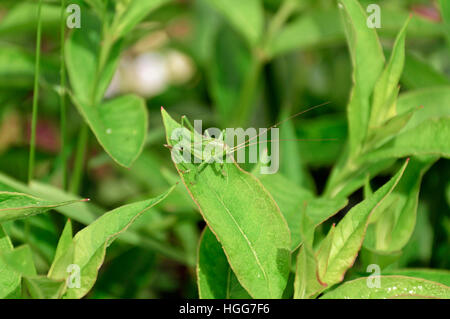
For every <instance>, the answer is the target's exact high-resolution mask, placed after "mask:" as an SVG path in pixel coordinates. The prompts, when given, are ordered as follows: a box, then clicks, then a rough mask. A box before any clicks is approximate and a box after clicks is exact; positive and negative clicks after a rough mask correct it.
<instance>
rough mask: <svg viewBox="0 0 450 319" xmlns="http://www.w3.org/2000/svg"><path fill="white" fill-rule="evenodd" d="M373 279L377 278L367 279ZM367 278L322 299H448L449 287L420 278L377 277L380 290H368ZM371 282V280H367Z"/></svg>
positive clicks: (342, 286) (345, 286)
mask: <svg viewBox="0 0 450 319" xmlns="http://www.w3.org/2000/svg"><path fill="white" fill-rule="evenodd" d="M368 278H372V279H375V278H377V277H375V276H373V277H368ZM368 278H359V279H355V280H352V281H348V282H346V283H344V284H342V285H341V286H339V287H338V288H336V289H335V290H333V291H331V292H329V293H327V294H325V295H324V296H323V297H322V298H323V299H344V298H345V299H381V298H414V297H416V298H442V299H449V298H450V287H448V286H444V285H442V284H439V283H436V282H433V281H428V280H424V279H420V278H412V277H404V276H378V278H379V279H380V283H381V287H380V288H369V286H368V284H367V281H368ZM369 280H371V279H369Z"/></svg>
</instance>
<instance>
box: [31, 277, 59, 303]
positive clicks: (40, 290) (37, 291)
mask: <svg viewBox="0 0 450 319" xmlns="http://www.w3.org/2000/svg"><path fill="white" fill-rule="evenodd" d="M23 281H24V283H25V285H26V287H27V290H28V293H29V294H30V296H31V298H33V299H59V298H61V296H62V294H63V291H64V281H57V280H53V279H50V278H47V277H43V276H33V277H24V278H23Z"/></svg>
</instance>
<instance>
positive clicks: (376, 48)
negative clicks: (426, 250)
mask: <svg viewBox="0 0 450 319" xmlns="http://www.w3.org/2000/svg"><path fill="white" fill-rule="evenodd" d="M340 5H341V6H340V7H341V11H342V13H343V19H344V24H345V26H346V33H347V42H348V45H349V48H350V54H351V58H352V64H353V84H354V86H353V90H352V93H351V96H350V102H349V104H348V107H347V114H348V124H349V139H350V152H351V153H354V152H357V151H358V147H359V145H361V143H362V141H363V140H364V138H365V137H366V133H367V127H368V123H369V116H370V97H371V95H372V92H373V89H374V87H375V84H376V82H377V80H378V78H379V76H380V74H381V72H382V70H383V67H384V62H385V58H384V54H383V50H382V48H381V44H380V41H379V39H378V36H377V33H376V31H375V29H371V28H368V27H367V16H366V13H365V11H364V9H363V8H362V7H361V5H360V4H359V2H358V1H356V0H341V1H340Z"/></svg>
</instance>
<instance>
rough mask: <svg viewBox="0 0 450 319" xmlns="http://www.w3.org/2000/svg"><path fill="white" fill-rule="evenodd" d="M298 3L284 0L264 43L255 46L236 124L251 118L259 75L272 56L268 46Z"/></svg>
mask: <svg viewBox="0 0 450 319" xmlns="http://www.w3.org/2000/svg"><path fill="white" fill-rule="evenodd" d="M297 6H298V5H297V3H296V1H293V0H284V2H283V4H282V5H281V7H280V9H279V10H278V11H277V13H276V14H275V16H274V17H273V19H272V21H271V22H270V24H269V27H268V30H267V36H266V37H265V39H264V40H263V41H262V43H261V44H260V45H259V46H258V47H257V48H254V50H253V52H252V53H253V54H252V58H253V61H252V65H251V67H250V70H249V72H248V73H247V76H246V78H245V81H244V85H243V88H242V91H241V95H240V97H239V104H238V115H237V117H236V120H235V121H234V125H235V126H238V127H240V126H243V125H245V124H246V123H247V121H248V120H249V117H250V115H251V112H252V102H253V97H254V94H255V90H256V87H257V86H258V77H259V75H260V73H261V69H262V68H263V66H264V64H265V63H266V62H267V60H269V59H270V58H269V57H268V56H267V51H268V50H267V47H268V46H269V45H270V43H271V41H272V39H273V37H274V36H276V34H277V33H278V31H279V30H280V29H281V28H282V27H283V25H284V23H285V22H286V21H287V19H288V18H289V17H290V15H291V14H292V13H293V12H294V11H295V10H296V9H297Z"/></svg>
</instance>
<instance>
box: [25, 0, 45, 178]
mask: <svg viewBox="0 0 450 319" xmlns="http://www.w3.org/2000/svg"><path fill="white" fill-rule="evenodd" d="M41 11H42V0H39V5H38V25H37V34H36V61H35V65H34V89H33V114H32V120H31V140H30V157H29V160H28V182H31V180H32V179H33V175H34V158H35V152H36V127H37V120H38V100H39V68H40V60H41V36H42V19H41Z"/></svg>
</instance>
